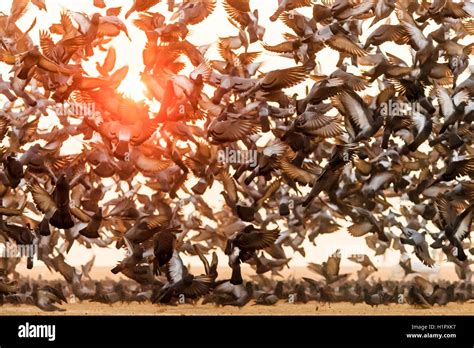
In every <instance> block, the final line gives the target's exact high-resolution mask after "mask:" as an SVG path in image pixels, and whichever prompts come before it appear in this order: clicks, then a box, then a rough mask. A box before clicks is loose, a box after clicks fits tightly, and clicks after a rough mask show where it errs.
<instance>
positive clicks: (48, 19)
mask: <svg viewBox="0 0 474 348" xmlns="http://www.w3.org/2000/svg"><path fill="white" fill-rule="evenodd" d="M131 3H132V1H131V0H106V4H107V5H108V6H110V7H117V6H123V9H122V14H121V15H120V16H119V17H120V18H121V19H122V20H124V21H125V23H126V25H127V27H128V30H129V33H130V37H131V38H132V41H131V42H130V41H129V40H128V39H127V38H126V36H125V35H124V34H121V35H120V36H119V37H117V38H114V39H113V40H112V43H111V45H113V46H114V47H115V48H116V50H117V63H116V68H119V67H121V66H123V65H128V66H129V69H130V70H129V73H128V75H127V77H126V79H125V80H124V81H123V83H122V85H121V86H120V90H121V91H122V92H124V93H125V94H127V95H129V96H131V97H133V98H135V99H141V98H142V97H143V94H142V92H143V86H142V85H141V82H140V77H139V74H140V72H141V71H142V70H143V63H142V49H143V47H144V45H145V41H146V38H145V35H144V33H143V32H141V31H140V30H138V29H137V28H135V27H134V26H133V24H132V20H133V19H134V18H136V13H134V14H132V15H131V17H129V19H128V20H125V18H124V13H125V12H126V11H127V10H128V8H129V7H130V5H131ZM218 3H219V4H218V6H217V8H216V10H215V11H214V13H213V14H212V15H211V16H209V17H208V18H207V19H206V20H205V21H204V22H203V23H201V24H199V25H196V26H190V29H191V35H190V37H189V38H188V39H189V41H190V42H192V43H193V44H195V45H205V44H213V45H212V46H211V48H210V49H209V51H208V53H207V54H206V57H207V58H208V59H217V58H218V55H217V50H216V42H217V38H218V37H225V36H230V35H236V34H237V29H236V28H234V27H233V26H232V25H231V24H230V23H229V22H228V21H227V18H226V14H225V11H224V10H223V7H222V5H221V1H218ZM10 4H11V1H6V0H2V1H1V2H0V11H2V12H4V13H9V10H10ZM46 5H47V7H48V12H47V13H46V12H44V11H39V9H38V8H36V7H35V6H32V5H31V6H30V9H29V11H28V12H27V13H26V15H25V16H24V17H22V18H21V20H19V21H18V23H17V24H18V25H19V27H20V28H21V29H23V30H24V29H26V28H27V27H29V26H30V24H31V23H32V21H33V19H34V18H37V24H36V27H35V28H34V29H33V30H32V31H31V33H30V36H31V37H32V39H33V41H34V42H35V43H38V42H39V41H38V34H39V30H40V29H42V30H47V29H48V28H49V27H50V25H51V24H52V23H54V22H58V21H59V17H60V12H61V10H62V9H67V10H70V11H78V12H85V13H86V14H89V15H91V14H93V13H94V12H101V13H103V14H105V11H103V10H101V9H98V8H95V7H93V6H92V0H82V1H77V0H46ZM276 7H277V0H265V1H258V0H252V1H251V8H252V9H255V8H257V9H258V10H259V13H260V24H261V25H263V26H265V27H266V29H267V30H266V34H265V37H264V41H265V42H266V43H269V44H277V43H280V42H282V41H283V37H282V33H284V32H291V29H289V28H287V27H286V26H284V25H283V24H282V23H281V22H277V23H273V22H270V21H269V19H268V17H269V16H270V15H271V14H272V13H273V12H274V10H275V9H276ZM153 10H158V11H159V12H161V13H162V14H167V13H168V12H167V10H166V5H165V4H159V5H157V6H155V7H154V8H153ZM298 11H299V12H301V13H303V14H306V15H311V9H310V8H305V9H299V10H298ZM369 22H370V21H368V23H369ZM368 23H365V24H364V32H365V33H370V32H372V31H373V29H376V28H377V26H374V28H373V29H371V30H370V31H367V30H366V29H367V27H368ZM381 24H382V23H381ZM365 36H366V35H365ZM53 39H54V40H58V39H59V37H58V36H53ZM382 49H383V50H388V51H390V52H392V53H396V54H397V55H399V56H400V58H402V59H404V60H405V61H407V62H410V59H411V58H410V52H409V48H408V47H407V46H404V47H400V46H396V45H393V44H390V43H388V44H384V45H383V46H382ZM257 50H258V51H262V50H263V49H262V48H261V46H260V44H259V43H256V44H253V45H251V47H250V49H249V51H257ZM96 51H97V50H96ZM104 57H105V53H101V54H98V55H97V58H98V61H100V62H102V60H103V58H104ZM317 58H318V62H319V63H320V66H321V70H322V73H324V74H330V73H331V72H332V71H333V70H334V69H335V64H336V62H337V59H338V55H337V53H336V52H335V51H332V50H331V49H329V48H327V49H324V50H323V51H322V52H320V53H318V55H317ZM261 60H264V61H265V64H264V65H263V66H262V68H261V70H262V71H264V72H265V71H269V70H273V69H277V68H285V67H290V66H292V65H294V61H293V60H290V59H285V58H280V57H277V56H275V55H273V54H271V55H268V54H266V55H263V56H262V57H261ZM84 68H85V70H86V71H87V72H88V73H89V74H90V75H91V76H94V75H98V73H97V72H96V71H95V60H92V59H91V60H90V61H89V62H86V63H85V64H84ZM10 69H11V67H9V66H7V65H4V64H0V72H1V73H2V75H3V76H4V78H5V77H6V75H7V74H8V71H9V70H10ZM355 72H356V73H357V71H355ZM308 84H309V85H310V86H311V84H312V82H308ZM304 87H305V84H301V85H299V86H298V87H296V88H294V89H293V90H289V92H290V93H293V91H295V92H299V93H300V97H301V95H302V93H304ZM365 93H372V94H375V93H374V90H373V89H369V90H367V91H366V92H365ZM42 122H48V121H47V120H46V121H43V120H42ZM71 146H74V145H71ZM205 196H206V200H208V201H209V202H211V205H213V206H215V207H219V206H220V205H221V204H223V202H224V200H223V198H222V196H221V195H220V187H219V185H216V184H215V185H214V186H213V187H212V189H210V190H208V192H207V193H206V195H205ZM342 223H344V222H342ZM348 225H350V223H346V226H348ZM316 242H317V246H316V247H314V246H312V245H311V244H310V243H309V242H307V243H305V249H306V258H305V259H304V258H302V257H301V256H300V255H299V254H297V255H295V256H294V258H293V260H292V261H291V263H290V265H297V266H304V265H306V263H307V262H320V261H322V260H324V259H326V258H327V257H328V256H329V255H330V254H332V253H333V252H334V251H335V250H336V249H339V248H340V249H341V251H342V255H343V264H346V265H355V264H353V263H351V262H349V261H346V260H345V258H346V257H348V256H349V255H351V254H354V253H367V254H368V255H369V256H372V255H373V251H372V250H370V249H368V248H367V247H366V245H365V240H364V238H354V237H351V236H350V235H349V234H348V232H347V231H346V230H345V229H344V230H342V231H340V232H337V233H333V234H325V235H320V236H319V237H318V238H317V239H316ZM411 249H412V248H411V247H408V250H411ZM95 251H96V254H97V258H96V264H97V265H103V266H110V265H114V264H115V263H116V262H117V261H119V260H121V259H122V258H123V255H124V252H123V250H120V251H118V250H116V249H115V247H114V246H112V247H111V249H108V250H104V249H100V250H98V249H96V250H95ZM291 253H292V252H291V251H288V255H291ZM91 256H92V251H91V250H86V249H84V248H82V247H79V248H78V247H77V246H76V247H74V248H73V249H72V250H71V252H70V253H69V255H68V257H67V260H68V261H69V262H71V263H72V264H74V265H79V264H84V263H85V262H86V261H87V260H89V259H90V257H91ZM219 258H220V264H224V265H225V264H227V260H226V257H225V256H223V255H222V254H220V257H219ZM372 259H373V261H374V263H375V265H376V266H380V265H390V264H397V263H398V260H399V253H398V252H396V251H390V250H389V251H388V252H387V254H386V255H384V256H378V257H375V258H372ZM189 262H191V263H194V262H198V263H199V262H200V261H199V260H198V259H197V258H191V259H190V260H189ZM412 264H413V265H414V267H415V268H419V269H422V270H427V268H426V267H424V266H422V265H421V264H420V263H419V261H418V260H417V259H416V257H414V255H413V257H412ZM435 270H436V268H435Z"/></svg>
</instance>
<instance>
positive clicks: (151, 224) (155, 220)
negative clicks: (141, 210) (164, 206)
mask: <svg viewBox="0 0 474 348" xmlns="http://www.w3.org/2000/svg"><path fill="white" fill-rule="evenodd" d="M168 220H169V217H168V216H165V215H154V216H147V217H146V218H145V223H146V226H147V228H149V229H154V228H157V227H160V226H163V225H164V224H165V223H167V222H168Z"/></svg>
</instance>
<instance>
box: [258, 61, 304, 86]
mask: <svg viewBox="0 0 474 348" xmlns="http://www.w3.org/2000/svg"><path fill="white" fill-rule="evenodd" d="M307 73H308V70H307V68H306V67H305V66H295V67H291V68H287V69H278V70H272V71H270V72H268V73H266V74H265V76H264V77H263V79H262V80H261V85H262V89H264V90H279V89H283V88H288V87H293V86H295V85H297V84H299V83H301V82H303V81H304V80H305V79H306V75H307Z"/></svg>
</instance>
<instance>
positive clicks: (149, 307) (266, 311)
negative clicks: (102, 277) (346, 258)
mask: <svg viewBox="0 0 474 348" xmlns="http://www.w3.org/2000/svg"><path fill="white" fill-rule="evenodd" d="M61 308H63V309H66V311H65V312H54V313H48V312H43V311H41V310H39V309H38V308H36V307H32V306H25V305H22V306H13V305H5V306H2V307H0V315H190V316H192V315H473V314H474V302H472V303H464V304H458V303H449V304H448V305H447V306H445V307H438V306H435V307H433V308H430V309H420V308H415V307H412V306H410V305H407V304H404V305H396V304H390V305H388V306H379V307H373V308H372V307H370V306H368V305H365V304H356V305H352V304H350V303H332V304H331V305H328V304H321V303H317V302H309V303H307V304H290V303H287V302H286V303H285V302H282V301H280V302H278V303H277V304H276V305H274V306H258V305H251V304H249V305H247V306H245V307H242V308H235V307H230V306H227V307H216V306H214V305H211V304H206V305H201V304H197V305H189V304H183V305H178V306H163V305H153V304H149V303H147V304H137V303H132V304H126V303H125V304H114V305H106V304H101V303H91V302H83V303H73V304H71V303H69V304H66V305H63V306H61Z"/></svg>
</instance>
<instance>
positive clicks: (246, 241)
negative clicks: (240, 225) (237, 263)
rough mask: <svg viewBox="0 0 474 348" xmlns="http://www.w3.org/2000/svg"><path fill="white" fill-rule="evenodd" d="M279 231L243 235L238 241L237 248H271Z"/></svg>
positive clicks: (259, 231) (263, 231) (258, 231)
mask: <svg viewBox="0 0 474 348" xmlns="http://www.w3.org/2000/svg"><path fill="white" fill-rule="evenodd" d="M279 234H280V230H278V229H274V230H269V231H267V230H254V231H252V232H248V233H243V234H241V236H240V239H239V247H240V248H241V249H255V250H258V249H265V248H268V247H269V246H271V245H272V244H273V243H275V241H276V240H277V238H278V236H279Z"/></svg>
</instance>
